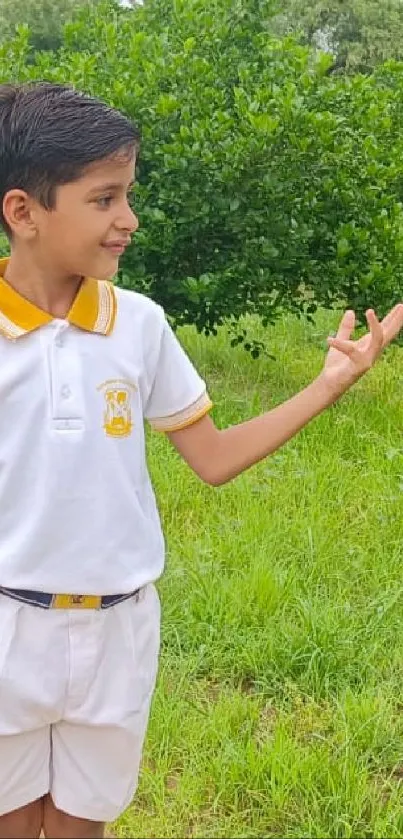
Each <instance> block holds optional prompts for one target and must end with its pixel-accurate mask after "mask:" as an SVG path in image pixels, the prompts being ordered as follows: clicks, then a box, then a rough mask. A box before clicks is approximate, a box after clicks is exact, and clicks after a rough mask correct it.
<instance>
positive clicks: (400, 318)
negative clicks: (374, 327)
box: [381, 303, 403, 344]
mask: <svg viewBox="0 0 403 839" xmlns="http://www.w3.org/2000/svg"><path fill="white" fill-rule="evenodd" d="M381 326H382V330H383V341H384V344H388V343H389V342H390V341H392V340H393V338H396V335H398V334H399V332H400V330H401V329H403V303H398V304H397V305H396V306H394V307H393V309H391V311H390V312H388V314H387V315H386V317H384V318H383V320H382V321H381Z"/></svg>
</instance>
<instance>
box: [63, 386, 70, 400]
mask: <svg viewBox="0 0 403 839" xmlns="http://www.w3.org/2000/svg"><path fill="white" fill-rule="evenodd" d="M60 395H61V397H62V399H68V398H69V396H71V389H70V388H69V386H68V385H63V387H62V389H61V391H60Z"/></svg>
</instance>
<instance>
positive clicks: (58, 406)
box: [49, 326, 83, 431]
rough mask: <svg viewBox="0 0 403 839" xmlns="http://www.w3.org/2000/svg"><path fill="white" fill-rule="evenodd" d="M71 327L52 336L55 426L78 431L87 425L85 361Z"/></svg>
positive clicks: (52, 399)
mask: <svg viewBox="0 0 403 839" xmlns="http://www.w3.org/2000/svg"><path fill="white" fill-rule="evenodd" d="M67 329H68V326H65V327H64V328H63V327H60V326H59V328H58V330H57V333H56V334H53V335H52V339H51V342H50V346H49V362H50V363H49V367H50V376H51V388H50V393H51V402H52V405H51V415H52V425H53V426H54V428H56V429H57V430H63V431H64V430H74V429H77V428H81V427H82V424H83V407H82V404H83V403H82V396H81V363H80V358H79V354H78V352H77V350H76V348H75V346H74V345H75V341H74V340H72V338H73V336H69V339H68V340H67V335H66V331H67Z"/></svg>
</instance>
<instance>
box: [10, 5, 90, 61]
mask: <svg viewBox="0 0 403 839" xmlns="http://www.w3.org/2000/svg"><path fill="white" fill-rule="evenodd" d="M97 2H98V0H29V2H27V0H0V38H1V40H2V41H4V40H6V39H8V38H10V37H13V36H14V34H15V32H16V29H17V27H19V26H21V25H22V26H28V27H29V30H30V44H31V46H32V47H33V49H35V50H56V49H58V48H59V47H60V46H61V44H62V41H63V26H64V24H65V23H66V21H67V20H70V19H71V17H72V16H73V15H74V12H75V11H76V10H77V9H78V8H80V6H90V5H94V4H96V3H97Z"/></svg>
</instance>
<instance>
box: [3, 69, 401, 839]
mask: <svg viewBox="0 0 403 839" xmlns="http://www.w3.org/2000/svg"><path fill="white" fill-rule="evenodd" d="M138 144H139V138H138V133H137V130H136V128H135V127H134V126H133V125H132V124H131V123H130V122H129V121H128V120H127V119H126V117H124V116H123V115H122V114H120V113H119V112H118V111H116V110H114V109H112V108H109V107H107V106H106V105H105V104H103V103H101V102H98V101H97V100H95V99H92V98H90V97H87V96H84V95H82V94H79V93H78V92H76V91H75V90H73V89H71V88H69V87H67V86H61V85H54V84H50V83H36V84H32V85H26V86H18V85H16V86H11V85H4V86H1V87H0V150H1V151H0V154H1V159H0V199H1V200H0V210H1V215H0V221H1V223H2V225H3V227H4V229H5V231H6V233H7V235H8V238H9V241H10V246H11V256H10V258H9V259H7V260H2V262H1V263H0V275H1V277H2V278H1V279H0V351H1V367H0V405H1V411H0V430H1V433H0V509H1V516H0V839H1V837H17V836H18V837H37V836H39V834H40V832H41V830H43V832H44V834H45V836H48V837H53V839H55V837H70V839H73V837H76V838H77V839H79V837H101V836H103V831H104V823H105V822H107V821H112V820H114V819H115V818H117V816H118V815H119V814H120V813H121V812H122V811H123V810H124V809H125V808H126V807H127V806H128V804H129V802H130V800H131V798H132V796H133V794H134V790H135V786H136V781H137V774H138V768H139V763H140V756H141V750H142V744H143V739H144V735H145V731H146V726H147V719H148V713H149V707H150V701H151V697H152V694H153V689H154V683H155V678H156V672H157V660H158V646H159V602H158V597H157V594H156V591H155V588H154V585H153V583H154V582H155V580H156V579H157V578H158V577H159V576H160V574H161V572H162V568H163V559H164V557H163V540H162V534H161V530H160V524H159V519H158V513H157V508H156V504H155V499H154V495H153V491H152V488H151V485H150V480H149V477H148V473H147V467H146V459H145V450H144V434H143V420H144V418H146V419H147V420H149V422H150V423H151V425H152V426H153V427H154V428H156V429H158V430H160V431H164V432H165V433H166V434H167V435H168V437H169V439H170V441H171V442H172V443H173V445H174V446H175V447H176V448H177V449H178V451H179V452H180V454H181V455H182V457H183V458H184V459H185V460H186V461H187V462H188V463H189V465H190V466H191V468H192V469H193V470H194V471H195V472H196V473H197V474H198V475H199V476H200V477H201V478H202V480H204V481H206V482H207V483H209V484H212V485H218V484H222V483H224V482H225V481H229V480H230V479H232V478H234V477H235V476H236V475H238V474H239V473H240V472H242V471H243V470H245V469H247V468H248V467H250V466H251V465H252V464H254V463H256V462H257V461H258V460H260V459H262V458H264V457H266V456H267V455H269V454H270V453H271V452H273V451H275V450H276V449H277V448H278V447H279V446H281V445H282V444H284V443H285V442H286V441H287V440H289V439H290V438H291V437H292V436H293V435H294V434H296V432H297V431H298V430H299V429H300V428H302V427H303V426H304V425H305V424H306V423H307V422H308V421H309V420H311V419H312V418H313V417H315V416H316V415H317V414H319V413H320V412H321V411H322V410H324V409H325V408H326V407H327V406H329V405H330V404H332V403H333V402H334V401H335V400H336V399H337V398H338V397H339V396H341V394H342V393H344V391H346V390H347V389H348V388H349V387H350V386H351V385H353V384H354V382H355V381H356V380H357V379H358V378H359V377H360V376H361V375H362V374H363V373H365V372H366V371H367V370H368V369H369V368H370V367H371V366H372V364H373V363H374V361H375V360H376V358H377V357H378V356H379V354H380V352H381V350H382V348H383V347H384V346H386V345H387V344H388V343H389V342H390V341H391V340H392V339H393V338H394V337H395V336H396V335H397V333H398V332H399V330H400V328H401V327H402V325H403V305H399V306H397V307H395V309H394V310H393V311H392V312H391V313H390V314H389V315H388V316H387V317H386V318H385V320H384V321H383V322H382V323H379V322H378V320H377V318H376V316H375V314H374V313H373V312H372V311H370V312H368V314H367V319H368V324H369V328H370V332H369V334H368V335H366V336H365V337H363V338H361V339H360V340H359V341H357V342H353V341H351V340H350V335H351V333H352V331H353V328H354V314H353V313H352V312H347V313H346V314H345V315H344V317H343V319H342V321H341V325H340V328H339V331H338V334H337V337H336V338H334V339H329V345H330V347H331V349H330V352H329V354H328V356H327V359H326V363H325V366H324V369H323V371H322V372H321V374H320V375H319V376H318V378H317V379H315V380H314V381H313V382H312V383H311V384H310V385H309V386H308V387H307V388H306V389H305V390H303V391H302V392H301V393H299V394H297V395H296V396H294V397H293V398H292V399H290V400H289V401H288V402H286V403H285V404H283V405H280V406H278V407H277V408H275V409H274V410H272V411H270V412H268V413H266V414H263V415H261V416H260V417H256V418H255V419H252V420H250V421H248V422H245V423H242V424H241V425H238V426H234V427H232V428H228V429H226V430H224V431H219V430H217V429H216V428H215V426H214V424H213V421H212V420H211V418H210V417H209V415H208V414H209V410H210V407H211V402H210V400H209V397H208V395H207V392H206V387H205V384H204V382H203V381H202V379H201V378H200V377H199V376H198V374H197V373H196V371H195V369H194V368H193V366H192V364H191V362H190V361H189V359H188V358H187V356H186V355H185V353H184V352H183V350H182V349H181V347H180V345H179V344H178V342H177V340H176V338H175V337H174V335H173V333H172V332H171V330H170V328H169V326H168V325H167V322H166V320H165V317H164V314H163V312H162V310H161V308H160V307H159V306H157V305H156V304H155V303H153V302H152V301H150V300H148V299H147V298H145V297H143V296H141V295H139V294H136V293H134V292H130V291H124V290H122V289H119V288H114V287H113V286H112V285H111V284H110V283H109V282H108V281H109V280H110V278H111V277H113V275H114V274H115V273H116V271H117V268H118V263H119V257H120V255H121V254H122V253H123V251H124V249H125V247H126V246H127V245H128V244H129V242H130V238H131V236H132V234H134V233H135V231H136V229H137V226H138V222H137V218H136V216H135V215H134V213H133V211H132V210H131V208H130V206H129V203H128V195H127V193H128V192H129V191H130V189H131V187H132V184H133V181H134V176H135V158H136V152H137V150H138Z"/></svg>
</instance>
